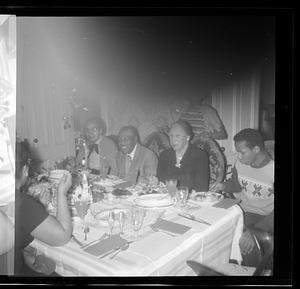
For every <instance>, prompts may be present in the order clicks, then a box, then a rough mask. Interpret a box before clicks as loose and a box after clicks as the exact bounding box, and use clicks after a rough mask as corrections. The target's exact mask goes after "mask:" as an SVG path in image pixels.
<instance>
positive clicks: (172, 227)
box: [150, 218, 191, 235]
mask: <svg viewBox="0 0 300 289" xmlns="http://www.w3.org/2000/svg"><path fill="white" fill-rule="evenodd" d="M150 227H151V228H154V229H159V230H163V231H168V232H171V233H175V234H180V235H182V234H184V233H185V232H187V231H188V230H189V229H191V227H188V226H185V225H181V224H178V223H174V222H171V221H167V220H164V219H161V218H159V219H157V221H156V222H155V223H154V224H152V225H151V226H150Z"/></svg>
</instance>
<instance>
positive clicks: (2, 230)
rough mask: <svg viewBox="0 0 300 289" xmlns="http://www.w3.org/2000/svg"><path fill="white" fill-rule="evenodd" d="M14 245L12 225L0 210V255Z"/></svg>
mask: <svg viewBox="0 0 300 289" xmlns="http://www.w3.org/2000/svg"><path fill="white" fill-rule="evenodd" d="M13 245H14V225H13V223H12V221H11V220H10V219H9V218H8V217H7V215H6V214H5V213H4V212H2V211H1V210H0V255H2V254H4V253H6V252H8V251H9V250H10V249H11V248H12V247H13Z"/></svg>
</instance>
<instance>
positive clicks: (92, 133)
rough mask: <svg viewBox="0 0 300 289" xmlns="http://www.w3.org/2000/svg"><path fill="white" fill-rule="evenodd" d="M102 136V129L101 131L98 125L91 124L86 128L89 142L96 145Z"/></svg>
mask: <svg viewBox="0 0 300 289" xmlns="http://www.w3.org/2000/svg"><path fill="white" fill-rule="evenodd" d="M101 134H102V129H99V127H98V125H97V124H96V123H94V122H90V123H88V124H87V125H86V127H85V135H86V138H87V140H88V141H89V142H91V143H95V142H96V141H97V140H98V139H99V137H100V135H101Z"/></svg>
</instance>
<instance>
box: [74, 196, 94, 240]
mask: <svg viewBox="0 0 300 289" xmlns="http://www.w3.org/2000/svg"><path fill="white" fill-rule="evenodd" d="M90 204H91V202H90V200H80V201H76V202H75V208H76V211H77V214H78V216H79V217H80V219H81V220H82V222H83V228H84V229H83V231H84V240H85V241H86V240H87V233H88V232H89V227H88V226H87V224H86V223H85V216H86V215H87V211H88V209H89V207H90Z"/></svg>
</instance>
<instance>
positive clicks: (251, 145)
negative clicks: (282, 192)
mask: <svg viewBox="0 0 300 289" xmlns="http://www.w3.org/2000/svg"><path fill="white" fill-rule="evenodd" d="M234 142H235V148H236V151H237V152H238V161H237V162H236V163H235V165H234V167H233V169H232V176H231V178H230V179H229V180H227V181H226V182H225V183H221V184H218V185H217V186H216V187H215V190H222V191H224V192H227V193H233V195H234V196H235V198H237V199H240V200H241V203H240V206H241V208H242V209H243V210H244V217H245V222H244V224H245V226H246V228H251V227H252V228H254V229H260V230H264V231H268V232H271V233H273V226H274V225H273V222H274V216H273V210H274V189H273V183H274V161H273V160H272V159H271V157H270V155H269V154H268V153H267V152H266V151H265V148H264V142H263V138H262V136H261V134H260V133H259V132H258V131H257V130H255V129H251V128H247V129H243V130H241V131H240V132H239V133H237V134H236V135H235V136H234ZM240 246H241V250H242V253H244V254H247V253H249V252H250V251H251V250H252V248H253V246H254V243H253V240H252V239H251V238H250V233H249V231H247V230H245V231H244V233H243V235H242V238H241V240H240Z"/></svg>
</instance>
